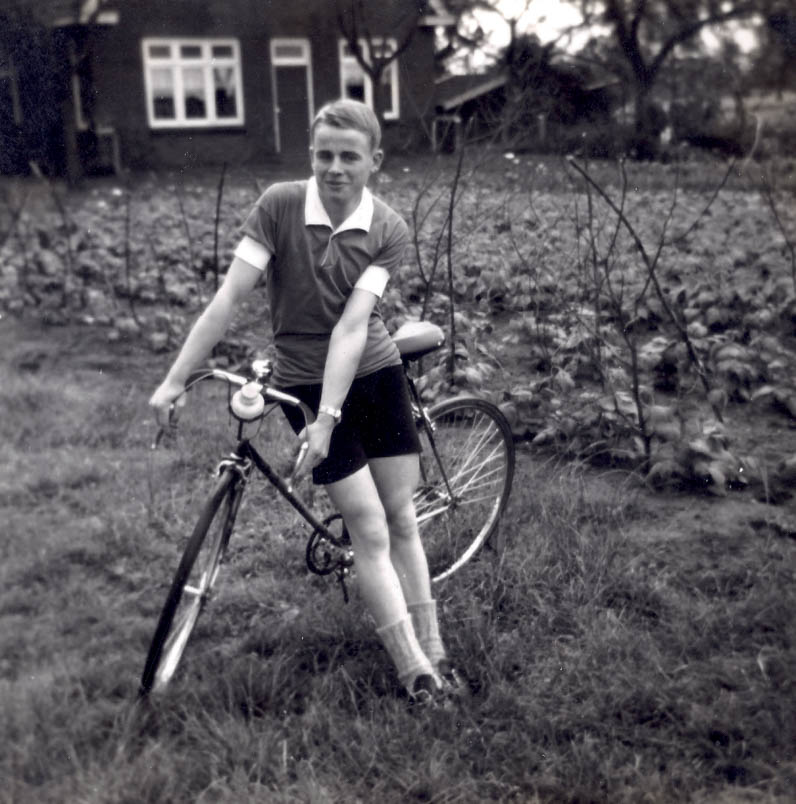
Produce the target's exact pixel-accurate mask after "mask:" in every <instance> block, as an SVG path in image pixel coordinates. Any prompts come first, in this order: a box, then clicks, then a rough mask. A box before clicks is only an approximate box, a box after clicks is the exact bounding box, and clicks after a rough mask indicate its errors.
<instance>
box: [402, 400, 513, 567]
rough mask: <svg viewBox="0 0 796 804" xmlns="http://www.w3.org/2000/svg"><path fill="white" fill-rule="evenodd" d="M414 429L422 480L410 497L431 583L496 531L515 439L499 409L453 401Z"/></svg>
mask: <svg viewBox="0 0 796 804" xmlns="http://www.w3.org/2000/svg"><path fill="white" fill-rule="evenodd" d="M428 416H429V419H430V420H431V425H432V433H431V436H430V437H429V433H428V429H427V427H426V426H425V425H423V426H422V427H420V428H419V430H420V439H421V442H422V444H423V454H422V456H421V480H420V484H419V487H418V490H417V493H416V494H415V508H416V510H417V519H418V524H419V526H420V535H421V537H422V539H423V545H424V548H425V551H426V556H427V558H428V564H429V571H430V573H431V579H432V581H434V582H437V581H441V580H443V579H444V578H447V577H449V576H450V575H452V574H453V573H454V572H456V571H457V570H458V569H460V568H461V567H462V566H464V564H466V563H467V562H468V561H469V560H470V559H471V558H472V557H473V556H474V555H475V553H476V552H477V551H478V550H479V549H480V548H481V546H482V545H483V544H484V542H485V541H486V540H487V539H488V538H489V536H490V535H491V534H492V533H493V531H494V530H495V528H496V527H497V524H498V520H499V519H500V515H501V514H502V513H503V510H504V509H505V507H506V503H507V501H508V498H509V494H510V493H511V483H512V480H513V478H514V441H513V439H512V435H511V428H510V427H509V424H508V422H507V421H506V418H505V417H504V416H503V414H502V413H501V412H500V409H499V408H498V407H497V406H495V405H493V404H492V403H491V402H487V401H486V400H484V399H479V398H477V397H458V398H456V399H449V400H446V401H444V402H440V403H439V404H437V405H434V406H433V407H432V408H431V409H430V410H429V411H428Z"/></svg>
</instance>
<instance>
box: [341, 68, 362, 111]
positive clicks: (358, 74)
mask: <svg viewBox="0 0 796 804" xmlns="http://www.w3.org/2000/svg"><path fill="white" fill-rule="evenodd" d="M343 95H344V96H345V97H346V98H352V99H353V100H358V101H364V100H365V73H364V71H363V70H362V68H361V67H360V66H359V64H357V63H356V62H355V61H349V60H346V61H344V62H343Z"/></svg>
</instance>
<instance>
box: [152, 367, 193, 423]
mask: <svg viewBox="0 0 796 804" xmlns="http://www.w3.org/2000/svg"><path fill="white" fill-rule="evenodd" d="M184 393H185V386H184V385H183V384H182V383H181V382H175V381H174V380H170V379H169V378H168V377H167V378H166V379H165V380H163V382H162V383H161V384H160V385H159V386H158V387H157V388H156V389H155V393H154V394H152V396H151V397H150V398H149V406H150V407H151V408H152V409H153V410H154V413H155V421H156V422H157V423H158V424H159V425H160V426H161V427H165V426H166V425H168V423H169V410H170V408H171V406H172V405H174V404H175V403H176V404H177V405H179V406H180V407H182V405H184V404H185V396H184Z"/></svg>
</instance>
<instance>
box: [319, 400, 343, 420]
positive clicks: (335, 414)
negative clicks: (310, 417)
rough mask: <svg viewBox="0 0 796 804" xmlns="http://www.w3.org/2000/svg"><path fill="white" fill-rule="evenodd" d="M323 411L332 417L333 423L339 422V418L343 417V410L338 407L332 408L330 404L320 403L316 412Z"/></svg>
mask: <svg viewBox="0 0 796 804" xmlns="http://www.w3.org/2000/svg"><path fill="white" fill-rule="evenodd" d="M321 413H325V414H326V415H327V416H331V417H332V418H333V419H334V423H335V424H339V422H340V419H341V418H342V417H343V411H342V410H340V408H333V407H332V406H331V405H320V406H319V407H318V414H319V415H320V414H321Z"/></svg>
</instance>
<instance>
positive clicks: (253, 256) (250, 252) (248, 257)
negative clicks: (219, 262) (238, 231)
mask: <svg viewBox="0 0 796 804" xmlns="http://www.w3.org/2000/svg"><path fill="white" fill-rule="evenodd" d="M235 256H236V257H237V258H238V259H241V260H243V261H244V262H248V263H249V265H253V266H254V267H255V268H257V269H258V270H260V271H264V270H265V266H266V265H268V260H270V259H271V254H270V252H269V251H268V249H267V248H266V247H265V246H264V245H263V244H262V243H258V242H257V241H256V240H255V239H254V238H253V237H249V235H243V239H242V240H241V241H240V243H238V247H237V248H236V249H235Z"/></svg>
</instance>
